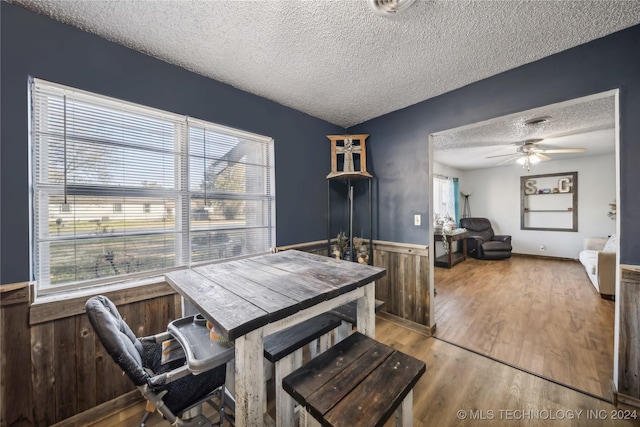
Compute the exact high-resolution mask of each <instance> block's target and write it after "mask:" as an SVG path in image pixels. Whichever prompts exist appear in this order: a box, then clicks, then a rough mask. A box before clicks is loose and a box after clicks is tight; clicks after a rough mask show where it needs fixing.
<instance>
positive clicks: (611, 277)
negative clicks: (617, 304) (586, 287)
mask: <svg viewBox="0 0 640 427" xmlns="http://www.w3.org/2000/svg"><path fill="white" fill-rule="evenodd" d="M597 274H598V287H599V288H600V293H601V294H604V295H615V294H616V253H615V252H598V269H597Z"/></svg>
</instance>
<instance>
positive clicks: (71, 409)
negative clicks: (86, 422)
mask: <svg viewBox="0 0 640 427" xmlns="http://www.w3.org/2000/svg"><path fill="white" fill-rule="evenodd" d="M53 339H54V343H55V345H54V346H52V348H53V349H54V350H53V354H52V360H53V372H54V376H55V378H54V390H55V396H56V418H55V419H56V420H64V419H65V418H68V417H70V416H72V415H75V414H76V413H77V412H78V404H77V399H76V396H77V382H76V373H77V372H78V371H79V370H80V369H79V366H78V364H77V359H76V319H75V316H74V317H67V318H64V319H58V320H55V321H54V322H53Z"/></svg>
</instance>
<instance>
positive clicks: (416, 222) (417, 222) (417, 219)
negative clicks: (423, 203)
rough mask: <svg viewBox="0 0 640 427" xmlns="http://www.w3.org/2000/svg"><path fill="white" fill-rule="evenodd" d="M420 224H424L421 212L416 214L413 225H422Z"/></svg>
mask: <svg viewBox="0 0 640 427" xmlns="http://www.w3.org/2000/svg"><path fill="white" fill-rule="evenodd" d="M420 224H422V216H420V215H419V214H416V215H414V216H413V225H415V226H416V227H420Z"/></svg>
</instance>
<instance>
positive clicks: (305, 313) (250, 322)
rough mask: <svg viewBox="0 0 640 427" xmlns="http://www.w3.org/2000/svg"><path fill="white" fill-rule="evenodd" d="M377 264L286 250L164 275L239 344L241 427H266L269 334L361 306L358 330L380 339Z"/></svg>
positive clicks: (237, 395)
mask: <svg viewBox="0 0 640 427" xmlns="http://www.w3.org/2000/svg"><path fill="white" fill-rule="evenodd" d="M385 273H386V270H384V269H383V268H379V267H373V266H369V265H363V264H358V263H354V262H350V261H342V260H337V259H334V258H330V257H326V256H320V255H315V254H310V253H306V252H301V251H296V250H289V251H282V252H277V253H272V254H266V255H258V256H255V257H250V258H244V259H237V260H230V261H225V262H220V263H216V264H210V265H206V266H202V267H196V268H191V269H188V270H179V271H173V272H170V273H167V274H166V275H165V278H166V280H167V282H168V283H169V284H170V285H171V286H172V287H173V288H174V289H175V290H176V291H177V292H178V293H179V294H180V295H181V296H182V297H183V298H184V299H185V300H187V301H188V302H190V303H191V304H193V305H194V306H195V307H196V309H197V310H198V311H199V312H200V313H201V314H202V315H203V316H204V317H206V318H207V320H209V321H210V322H211V324H212V325H213V327H214V328H215V331H216V333H218V334H220V335H221V336H223V337H224V338H225V339H228V340H229V341H233V342H234V345H235V375H234V377H235V387H234V388H235V399H236V403H235V420H236V425H237V426H251V427H253V426H262V425H263V423H264V418H263V417H264V409H265V408H266V396H265V392H264V390H265V387H264V381H265V378H264V370H263V342H264V337H265V336H267V335H270V334H272V333H274V332H277V331H280V330H282V329H285V328H287V327H290V326H293V325H295V324H297V323H300V322H303V321H305V320H307V319H310V318H312V317H314V316H316V315H318V314H321V313H324V312H327V311H329V310H332V309H334V308H336V307H339V306H341V305H343V304H346V303H348V302H350V301H354V300H355V301H357V321H358V331H359V332H361V333H363V334H365V335H367V336H369V337H372V338H375V298H374V297H375V295H374V294H375V287H374V281H375V280H376V279H379V278H381V277H383V276H384V275H385Z"/></svg>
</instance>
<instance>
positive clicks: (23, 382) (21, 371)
mask: <svg viewBox="0 0 640 427" xmlns="http://www.w3.org/2000/svg"><path fill="white" fill-rule="evenodd" d="M1 289H2V291H1V295H0V304H1V306H2V308H0V326H1V328H2V329H1V330H0V349H2V372H0V396H1V397H0V399H1V400H0V425H2V426H30V425H33V396H32V387H31V384H32V383H31V381H30V380H31V367H30V364H29V360H31V343H30V340H29V332H28V327H29V305H28V303H29V286H28V284H20V286H11V287H10V286H7V285H3V286H2V287H1Z"/></svg>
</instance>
